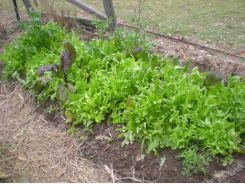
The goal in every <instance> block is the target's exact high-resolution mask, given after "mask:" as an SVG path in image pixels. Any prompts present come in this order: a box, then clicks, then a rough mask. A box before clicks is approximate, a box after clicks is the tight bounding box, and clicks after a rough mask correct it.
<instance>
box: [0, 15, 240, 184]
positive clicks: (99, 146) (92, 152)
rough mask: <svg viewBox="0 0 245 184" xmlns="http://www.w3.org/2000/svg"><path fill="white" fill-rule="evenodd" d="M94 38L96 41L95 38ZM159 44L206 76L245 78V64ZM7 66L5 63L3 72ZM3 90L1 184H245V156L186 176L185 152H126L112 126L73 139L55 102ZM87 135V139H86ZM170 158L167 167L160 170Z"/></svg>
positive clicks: (12, 88) (9, 87) (129, 148)
mask: <svg viewBox="0 0 245 184" xmlns="http://www.w3.org/2000/svg"><path fill="white" fill-rule="evenodd" d="M12 20H14V16H13V17H12ZM0 23H1V21H0ZM0 25H1V24H0ZM11 26H13V27H14V28H16V29H14V32H13V33H11V34H7V32H6V29H5V32H3V35H4V36H1V40H3V41H2V42H1V43H0V52H4V49H3V43H8V42H10V41H11V40H12V38H13V37H18V36H19V35H20V34H21V30H19V29H18V26H16V22H15V21H12V22H11ZM15 26H16V27H15ZM4 27H5V28H6V27H8V26H6V24H5V25H4ZM0 31H1V29H0ZM0 35H1V34H0ZM88 35H89V37H94V35H93V34H92V33H90V34H88ZM86 39H90V38H86ZM154 40H155V41H156V42H157V43H158V45H157V46H156V47H155V51H156V52H157V53H158V54H168V55H169V57H173V56H174V55H178V56H179V57H180V59H181V60H180V61H181V64H184V63H185V62H186V61H188V60H189V59H192V60H193V61H192V62H191V67H194V66H197V67H198V68H199V70H200V71H202V72H204V71H210V70H217V69H218V70H220V71H221V72H222V73H223V74H224V77H225V74H231V75H240V76H244V75H245V65H244V60H243V59H239V58H235V57H231V56H228V55H222V54H220V53H214V52H213V53H211V52H208V51H205V50H201V49H199V48H195V47H193V46H192V45H186V44H181V43H176V42H173V41H171V40H168V39H164V38H161V37H156V38H154ZM217 48H218V49H222V46H220V47H217ZM1 64H2V63H1V61H0V71H1V70H2V66H1ZM0 74H1V72H0ZM0 89H1V90H0V123H1V126H0V146H1V148H3V147H4V149H1V151H0V172H3V173H5V174H6V176H7V177H6V178H5V179H2V180H1V179H0V181H1V182H21V181H24V182H163V183H164V182H168V183H169V182H171V183H172V182H173V183H175V182H178V183H179V182H190V183H199V182H227V183H228V182H236V183H244V182H245V177H244V176H245V155H239V154H235V155H234V158H235V161H234V162H233V163H232V164H231V165H228V166H226V167H223V166H222V163H221V162H220V159H214V160H213V162H211V163H210V167H209V171H210V172H209V174H208V175H207V176H204V175H203V174H201V173H198V174H195V175H192V176H183V175H182V174H181V172H182V160H181V159H179V158H176V156H177V155H178V153H179V152H180V151H181V150H170V149H159V150H158V152H159V157H156V156H154V155H153V153H151V154H149V155H146V156H145V157H144V159H142V158H141V157H140V144H139V143H137V142H136V143H134V144H129V145H126V146H125V147H121V144H122V139H117V136H118V134H119V132H117V131H116V128H118V127H117V126H115V125H109V124H108V123H107V122H106V121H105V122H103V123H101V124H100V125H96V126H94V128H93V132H94V134H92V133H89V132H83V127H78V129H79V130H80V131H79V133H78V134H77V135H76V136H75V137H74V138H71V137H69V134H68V133H67V130H68V129H69V125H67V124H65V118H64V116H63V115H62V112H61V111H54V112H52V113H47V108H48V107H49V106H50V105H51V104H52V103H51V102H48V103H47V104H44V105H38V104H36V102H35V98H34V97H33V96H32V95H31V93H30V92H23V88H22V86H20V85H18V84H16V83H13V82H11V83H10V84H3V82H2V81H0ZM52 105H56V106H57V107H59V104H52ZM86 136H87V137H88V138H87V139H86V140H84V139H82V138H85V137H86ZM81 137H82V138H81ZM6 145H8V146H6ZM164 156H165V157H166V158H167V159H166V162H165V164H164V165H163V166H162V167H160V162H161V161H160V159H161V158H162V157H164Z"/></svg>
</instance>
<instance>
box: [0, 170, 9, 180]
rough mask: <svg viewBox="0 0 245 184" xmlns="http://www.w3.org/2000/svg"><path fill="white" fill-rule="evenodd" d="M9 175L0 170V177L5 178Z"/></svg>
mask: <svg viewBox="0 0 245 184" xmlns="http://www.w3.org/2000/svg"><path fill="white" fill-rule="evenodd" d="M7 177H9V176H8V175H6V174H5V173H3V172H0V179H4V178H7Z"/></svg>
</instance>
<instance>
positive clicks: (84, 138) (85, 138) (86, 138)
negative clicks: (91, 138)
mask: <svg viewBox="0 0 245 184" xmlns="http://www.w3.org/2000/svg"><path fill="white" fill-rule="evenodd" d="M80 139H81V140H84V141H86V140H88V136H81V137H80Z"/></svg>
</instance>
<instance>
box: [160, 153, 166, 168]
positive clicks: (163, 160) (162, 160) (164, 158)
mask: <svg viewBox="0 0 245 184" xmlns="http://www.w3.org/2000/svg"><path fill="white" fill-rule="evenodd" d="M166 160H167V158H166V157H165V155H164V157H162V158H161V162H160V169H161V168H162V166H163V165H164V163H165V161H166ZM160 169H159V170H160Z"/></svg>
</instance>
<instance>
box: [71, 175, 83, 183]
mask: <svg viewBox="0 0 245 184" xmlns="http://www.w3.org/2000/svg"><path fill="white" fill-rule="evenodd" d="M68 179H69V180H70V182H71V183H80V182H79V181H77V180H73V179H71V178H70V177H69V176H68Z"/></svg>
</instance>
